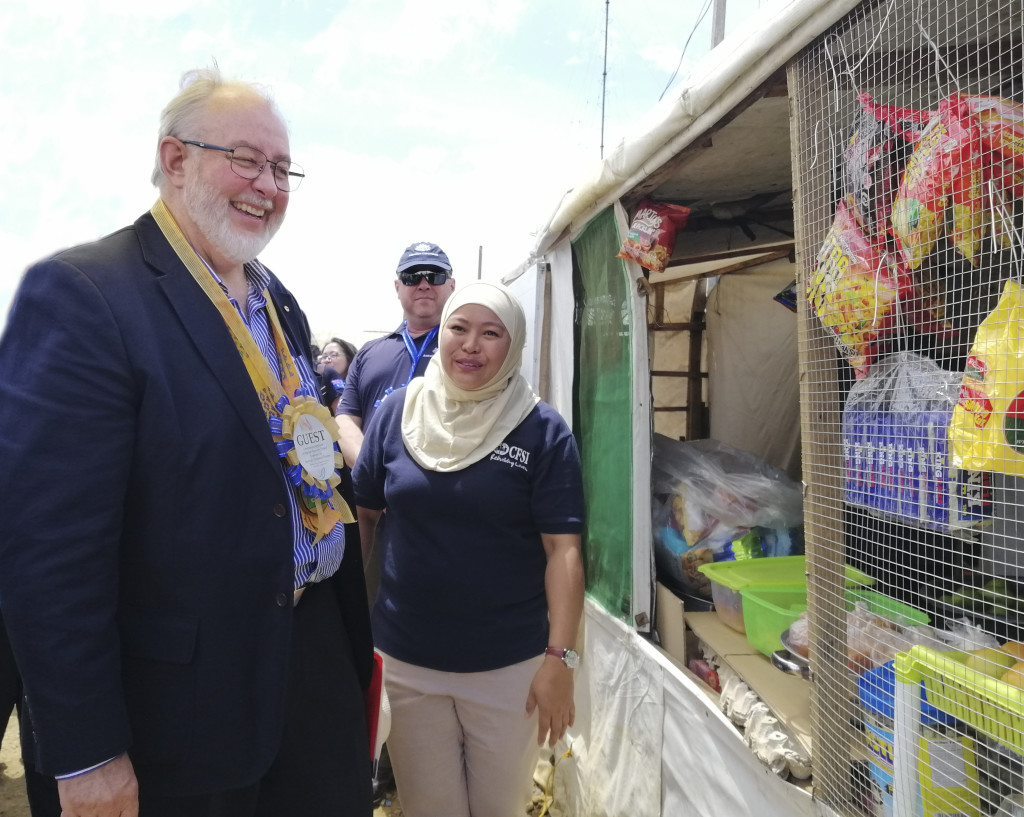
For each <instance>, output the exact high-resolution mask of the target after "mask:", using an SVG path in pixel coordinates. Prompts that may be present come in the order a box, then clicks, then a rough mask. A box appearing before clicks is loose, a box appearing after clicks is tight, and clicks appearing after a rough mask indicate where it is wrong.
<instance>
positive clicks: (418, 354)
mask: <svg viewBox="0 0 1024 817" xmlns="http://www.w3.org/2000/svg"><path fill="white" fill-rule="evenodd" d="M436 337H437V327H436V326H435V327H434V328H433V329H431V330H430V331H429V332H427V336H426V337H425V338H424V339H423V343H422V344H421V345H420V348H419V349H417V348H416V344H415V342H414V341H413V339H412V335H410V334H409V322H408V321H406V322H405V323H403V324H402V340H404V341H405V348H406V349H408V350H409V357H411V358H412V366H410V367H409V376H408V377H407V378H405V382H404V383H403V384H402V385H403V386H408V385H409V383H411V382H412V379H413V378H414V377H415V376H416V367H417V366H418V365H419V363H420V359H421V358H422V357H423V353H424V352H426V351H427V347H428V346H429V345H430V342H431V341H432V340H433V339H434V338H436Z"/></svg>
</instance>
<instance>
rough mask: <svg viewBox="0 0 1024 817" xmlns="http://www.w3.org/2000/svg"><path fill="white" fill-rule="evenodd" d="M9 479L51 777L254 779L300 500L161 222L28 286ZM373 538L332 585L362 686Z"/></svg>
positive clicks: (3, 496) (270, 722)
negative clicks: (115, 768)
mask: <svg viewBox="0 0 1024 817" xmlns="http://www.w3.org/2000/svg"><path fill="white" fill-rule="evenodd" d="M271 280H272V282H271V287H270V294H271V297H272V299H273V301H274V303H275V305H276V307H277V310H278V313H279V314H280V316H281V319H282V322H283V324H284V327H285V332H286V334H287V335H288V340H289V343H290V344H291V347H292V349H293V351H295V352H296V353H299V354H303V355H305V356H306V357H307V358H308V357H309V329H308V326H307V324H306V320H305V317H304V315H303V314H302V312H301V310H300V309H299V306H298V304H297V303H296V302H295V299H294V298H293V297H292V295H291V293H289V292H288V291H287V290H286V289H284V287H283V286H282V285H281V284H280V282H279V281H278V280H277V279H276V278H274V277H272V279H271ZM0 463H2V467H0V474H2V476H0V503H2V509H0V598H2V599H3V609H4V618H5V620H6V623H7V627H8V631H9V633H10V637H11V641H12V644H13V646H14V650H15V654H16V657H17V660H18V664H19V667H20V670H21V673H22V676H23V679H24V684H25V690H26V696H27V704H28V711H29V714H30V716H31V721H32V725H33V731H34V738H35V743H36V746H35V762H36V765H37V768H38V769H39V770H40V771H43V772H45V773H49V774H60V773H66V772H70V771H74V770H78V769H82V768H86V767H89V766H91V765H93V764H95V763H98V762H101V761H103V760H106V759H107V758H110V757H112V756H113V755H115V754H117V753H118V752H120V751H121V750H123V749H125V748H128V749H129V753H130V756H131V758H132V762H133V763H134V765H135V767H136V772H137V774H138V776H139V780H140V782H142V783H143V784H144V785H147V786H148V787H149V788H150V790H151V791H152V792H153V793H154V794H163V793H165V794H180V795H186V794H190V793H203V792H208V791H212V790H220V789H228V788H233V787H237V786H243V785H246V784H249V783H251V782H253V781H255V780H257V779H258V778H259V777H260V776H261V775H262V773H263V772H264V771H265V770H266V769H267V768H268V767H269V765H270V763H271V761H272V760H273V758H274V756H275V754H276V751H277V747H278V744H279V742H280V738H281V734H282V729H283V719H284V703H285V683H286V679H287V665H288V655H289V642H290V633H291V621H292V607H291V598H292V584H293V571H294V564H293V555H292V544H293V543H292V530H291V522H290V519H289V514H288V512H287V510H286V509H287V507H288V506H287V503H288V497H287V495H286V490H287V487H286V485H285V482H284V480H283V478H282V472H281V463H280V461H279V459H278V457H277V454H276V452H275V450H274V445H273V442H272V439H271V435H270V433H269V430H268V426H267V420H266V418H265V416H264V413H263V410H262V408H261V406H260V403H259V400H258V398H257V396H256V393H255V391H254V389H253V386H252V383H251V381H250V379H249V377H248V375H247V373H246V371H245V367H244V365H243V364H242V361H241V358H240V357H239V354H238V351H237V350H236V348H235V346H234V343H233V341H232V340H231V337H230V335H229V333H228V331H227V328H226V327H225V324H224V321H223V319H222V318H221V317H220V315H219V313H218V312H217V310H216V308H215V307H214V306H213V304H212V303H211V302H210V300H209V299H208V298H207V296H206V295H205V294H204V293H203V291H202V290H201V289H200V287H199V286H198V284H197V283H196V282H195V281H194V280H193V278H192V276H191V274H190V273H189V272H188V270H187V269H186V268H185V266H184V265H183V264H182V263H181V261H180V260H179V259H178V257H177V256H176V255H175V253H174V251H173V250H172V249H171V247H170V245H169V244H168V243H167V241H166V240H165V239H164V237H163V234H162V233H161V232H160V229H159V227H158V226H157V225H156V223H155V221H154V220H153V218H152V217H151V216H150V215H149V214H148V213H147V214H146V215H144V216H142V217H141V218H140V219H139V220H138V221H136V222H135V224H134V225H132V226H131V227H126V228H125V229H123V230H120V231H119V232H116V233H114V234H112V235H110V236H107V237H106V238H103V239H101V240H99V241H97V242H95V243H92V244H86V245H83V246H79V247H75V248H72V249H70V250H67V251H64V252H61V253H58V254H57V255H55V256H53V257H52V258H49V259H47V260H44V261H42V262H40V263H38V264H36V265H34V266H33V267H31V268H30V269H29V270H28V271H27V273H26V275H25V277H24V279H23V281H22V283H21V285H20V287H19V290H18V292H17V294H16V296H15V299H14V301H13V304H12V307H11V311H10V314H9V316H8V322H7V326H6V329H5V332H4V335H3V338H2V340H0ZM355 527H356V526H355V525H350V526H348V528H347V530H346V534H347V539H348V543H347V547H346V551H345V558H344V560H343V563H342V565H341V568H340V569H339V571H338V573H337V574H336V575H335V577H334V578H333V579H332V580H331V581H332V583H333V585H334V587H335V589H336V590H337V591H338V598H339V601H340V603H341V606H342V612H343V615H344V618H345V622H346V627H347V630H348V640H349V643H350V644H351V645H352V649H353V652H354V661H355V665H356V668H357V671H358V672H359V674H360V679H361V681H362V682H363V685H364V687H365V686H366V684H367V683H368V680H369V672H370V663H371V660H372V641H371V637H370V630H369V619H368V611H367V604H366V592H365V586H364V582H363V569H362V560H361V556H360V548H359V541H358V534H357V533H356V531H355Z"/></svg>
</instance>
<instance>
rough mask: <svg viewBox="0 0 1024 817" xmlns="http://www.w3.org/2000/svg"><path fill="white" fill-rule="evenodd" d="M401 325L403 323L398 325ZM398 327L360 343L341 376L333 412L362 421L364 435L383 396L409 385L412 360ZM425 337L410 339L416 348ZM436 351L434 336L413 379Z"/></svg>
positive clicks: (423, 368) (424, 368)
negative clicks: (343, 384) (336, 407)
mask: <svg viewBox="0 0 1024 817" xmlns="http://www.w3.org/2000/svg"><path fill="white" fill-rule="evenodd" d="M404 325H405V324H404V323H403V324H402V326H404ZM402 326H399V327H398V329H396V330H395V331H394V332H392V333H391V334H390V335H387V336H386V337H383V338H377V339H376V340H371V341H370V342H369V343H366V344H364V345H363V346H362V348H360V350H359V351H358V352H357V353H356V356H355V358H354V359H353V360H352V364H351V365H350V366H349V367H348V373H347V374H346V375H345V390H344V391H343V392H342V393H341V401H340V402H339V403H338V409H337V411H336V412H335V413H336V414H339V415H340V414H351V415H353V416H355V417H360V418H362V421H363V433H364V434H365V433H366V431H367V429H369V427H370V420H371V419H372V418H373V415H374V412H376V411H377V408H378V407H379V406H380V405H381V403H382V402H383V401H384V400H385V399H387V396H388V395H389V394H390V393H391V392H393V391H394V390H395V389H398V388H401V387H402V386H405V385H407V384H408V382H409V379H410V378H409V369H410V367H411V366H412V358H411V357H410V356H409V350H408V349H406V348H405V339H404V338H403V337H402ZM426 337H427V336H426V335H420V337H418V338H414V339H413V342H414V343H415V344H416V345H417V348H419V344H421V343H423V342H424V340H425V339H426ZM436 351H437V335H436V334H435V335H434V337H433V338H431V340H430V344H429V345H428V346H427V347H426V348H425V349H424V350H423V355H422V356H421V357H420V359H419V362H418V363H417V364H416V370H415V372H414V373H413V377H420V376H421V375H422V374H423V372H425V371H426V370H427V364H428V363H429V362H430V358H431V357H433V356H434V353H435V352H436Z"/></svg>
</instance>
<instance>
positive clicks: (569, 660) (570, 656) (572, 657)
mask: <svg viewBox="0 0 1024 817" xmlns="http://www.w3.org/2000/svg"><path fill="white" fill-rule="evenodd" d="M562 660H563V661H564V662H565V665H566V666H567V667H568V668H569V669H576V667H578V666H579V665H580V654H579V653H578V652H576V650H566V651H565V655H563V656H562Z"/></svg>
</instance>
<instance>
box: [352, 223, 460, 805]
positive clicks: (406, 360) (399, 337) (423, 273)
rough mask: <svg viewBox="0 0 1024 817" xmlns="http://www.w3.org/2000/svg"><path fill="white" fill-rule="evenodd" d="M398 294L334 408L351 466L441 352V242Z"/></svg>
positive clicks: (380, 773)
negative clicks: (397, 309) (390, 326)
mask: <svg viewBox="0 0 1024 817" xmlns="http://www.w3.org/2000/svg"><path fill="white" fill-rule="evenodd" d="M396 276H397V277H396V279H395V292H396V294H397V295H398V301H399V303H400V304H401V305H402V323H401V325H400V326H399V327H398V328H397V329H396V330H395V331H394V332H392V333H391V334H390V335H386V336H384V337H382V338H377V339H376V340H371V341H370V342H369V343H366V344H364V345H363V346H362V348H361V349H360V350H359V352H358V353H357V354H356V356H355V358H354V360H353V361H352V365H351V366H350V367H349V370H348V373H347V375H346V378H345V389H344V391H343V392H342V394H341V400H339V401H338V404H337V409H336V410H335V415H336V417H335V420H336V422H337V424H338V434H339V437H340V445H341V452H342V454H343V455H344V456H345V462H346V463H347V464H348V465H349V466H350V467H351V466H352V465H353V463H355V461H356V457H357V456H358V454H359V448H360V446H361V445H362V443H363V432H364V431H365V430H366V429H367V428H368V427H369V424H370V420H372V419H373V415H374V412H376V411H377V409H378V408H379V407H380V405H381V403H382V402H383V401H384V400H385V399H386V398H387V396H388V395H389V394H391V393H392V392H393V391H394V390H395V389H397V388H400V387H401V386H404V385H405V384H406V383H408V382H410V381H411V380H412V379H413V378H414V377H419V376H420V375H422V374H423V372H424V370H425V369H426V368H427V364H428V363H429V362H430V359H431V357H432V356H433V354H434V353H435V352H436V351H437V324H438V321H439V320H440V318H441V310H442V309H444V305H445V302H446V301H447V300H448V297H449V296H450V295H451V294H452V291H453V290H454V289H455V279H454V278H453V277H452V265H451V262H450V261H449V260H448V256H447V255H446V254H445V251H444V250H442V249H441V248H440V247H439V246H437V244H432V243H430V242H429V241H419V242H416V243H415V244H410V245H409V246H408V247H406V248H405V250H404V251H403V252H402V255H401V257H400V258H399V259H398V266H397V268H396ZM362 548H363V564H364V567H365V570H366V589H367V596H368V598H369V601H370V603H371V604H372V603H373V600H374V598H375V597H376V594H377V587H378V585H379V583H380V556H379V553H377V551H376V549H375V548H374V541H373V539H370V540H369V541H366V542H363V543H362ZM392 779H393V777H392V773H391V760H390V756H389V754H388V747H387V746H386V745H385V747H384V752H383V754H382V755H381V758H380V763H379V764H378V766H377V776H376V777H375V778H374V781H373V791H374V802H375V803H376V802H379V801H380V799H381V798H382V797H383V794H384V792H385V791H386V789H387V788H388V787H389V786H390V785H391V782H392Z"/></svg>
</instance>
